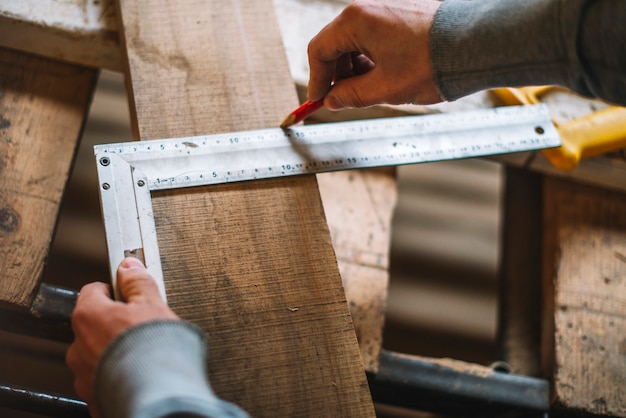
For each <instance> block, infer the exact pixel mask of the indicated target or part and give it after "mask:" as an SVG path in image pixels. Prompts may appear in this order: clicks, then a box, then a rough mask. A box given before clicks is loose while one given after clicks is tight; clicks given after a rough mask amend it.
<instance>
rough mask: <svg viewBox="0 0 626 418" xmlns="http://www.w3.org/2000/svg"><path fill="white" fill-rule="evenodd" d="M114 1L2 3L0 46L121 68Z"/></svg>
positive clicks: (51, 0)
mask: <svg viewBox="0 0 626 418" xmlns="http://www.w3.org/2000/svg"><path fill="white" fill-rule="evenodd" d="M115 11H116V8H115V6H114V0H76V1H57V0H20V1H3V2H1V3H0V46H4V47H7V48H12V49H17V50H20V51H26V52H31V53H33V54H37V55H43V56H46V57H49V58H54V59H57V60H61V61H67V62H71V63H74V64H79V65H82V66H87V67H93V68H106V69H109V70H114V71H121V69H122V62H121V51H120V46H119V40H118V39H119V36H118V32H117V16H116V14H115Z"/></svg>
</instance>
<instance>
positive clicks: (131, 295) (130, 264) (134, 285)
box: [117, 257, 164, 304]
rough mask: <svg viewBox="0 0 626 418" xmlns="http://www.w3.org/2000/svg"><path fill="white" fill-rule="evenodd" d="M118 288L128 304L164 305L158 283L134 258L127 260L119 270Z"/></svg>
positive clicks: (121, 264)
mask: <svg viewBox="0 0 626 418" xmlns="http://www.w3.org/2000/svg"><path fill="white" fill-rule="evenodd" d="M117 288H118V291H119V293H120V295H121V296H122V298H123V299H124V300H125V301H126V302H128V303H138V304H154V303H164V302H163V299H162V298H161V293H160V292H159V287H158V286H157V283H156V281H155V280H154V278H153V277H152V276H151V275H150V273H149V272H148V270H147V269H146V267H145V266H144V265H143V263H142V262H141V261H139V260H138V259H136V258H134V257H127V258H125V259H124V260H122V262H121V263H120V265H119V267H118V268H117Z"/></svg>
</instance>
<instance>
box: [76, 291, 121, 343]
mask: <svg viewBox="0 0 626 418" xmlns="http://www.w3.org/2000/svg"><path fill="white" fill-rule="evenodd" d="M113 303H115V302H114V301H113V299H111V288H110V286H109V285H107V284H105V283H102V282H93V283H89V284H86V285H85V286H83V288H82V289H81V290H80V293H79V294H78V298H77V299H76V306H75V307H74V310H73V311H72V318H71V322H72V330H73V331H74V335H79V334H80V332H81V331H82V328H84V326H87V327H89V326H90V324H91V320H90V319H91V318H92V317H93V316H96V317H97V316H98V315H99V313H100V312H102V311H104V310H106V309H107V308H108V307H109V306H110V305H111V304H113ZM79 328H81V329H79Z"/></svg>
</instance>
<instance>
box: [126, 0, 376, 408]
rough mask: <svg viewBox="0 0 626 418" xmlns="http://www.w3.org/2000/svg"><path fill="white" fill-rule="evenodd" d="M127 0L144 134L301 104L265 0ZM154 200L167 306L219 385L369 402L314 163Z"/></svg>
mask: <svg viewBox="0 0 626 418" xmlns="http://www.w3.org/2000/svg"><path fill="white" fill-rule="evenodd" d="M139 3H141V5H140V4H139ZM118 7H119V9H118V10H120V11H121V13H120V14H121V17H122V19H123V22H124V25H123V27H124V36H125V42H124V44H125V46H126V48H127V52H128V59H129V73H130V80H131V82H132V88H131V89H130V91H131V92H132V97H133V102H134V105H135V106H133V107H136V121H137V123H136V131H137V132H138V133H139V136H140V138H141V139H152V138H162V137H173V136H184V135H195V134H200V133H211V132H218V131H233V130H241V129H254V128H261V127H268V126H276V124H277V123H278V122H279V119H280V118H281V117H282V116H283V115H285V114H287V113H288V112H289V111H290V110H291V109H292V108H293V107H294V106H295V105H297V100H296V95H295V92H294V88H293V83H292V81H291V78H290V77H289V74H288V71H287V62H286V58H285V56H284V53H283V48H282V43H281V38H280V35H279V33H278V29H277V24H276V17H275V15H274V11H273V8H272V3H271V1H270V0H266V1H255V2H243V1H235V2H229V3H226V4H225V3H223V2H217V1H213V2H206V1H204V2H201V1H190V2H185V3H184V4H180V3H168V2H164V1H156V0H154V1H149V2H147V3H146V2H145V1H141V2H139V1H123V2H121V4H118ZM200 45H201V46H202V47H199V46H200ZM153 205H154V210H155V220H156V223H157V230H158V234H159V246H160V248H161V255H162V261H163V268H164V273H165V277H166V289H167V293H168V298H169V301H170V305H171V306H172V308H173V309H174V310H175V311H176V312H178V313H179V314H180V315H181V316H183V317H184V318H187V319H189V320H191V321H193V322H195V323H197V324H199V325H200V326H201V327H202V328H203V329H205V330H206V331H207V333H208V337H209V345H210V355H209V365H208V366H209V375H210V379H211V382H212V383H213V386H214V388H215V390H216V392H217V393H218V394H219V395H220V396H222V397H224V398H226V399H229V400H231V401H233V402H236V403H237V404H239V405H241V406H243V407H244V408H245V409H247V410H248V411H249V412H250V413H251V414H252V415H253V416H319V415H320V414H322V415H326V416H359V417H360V416H373V415H374V412H373V407H372V402H371V397H370V395H369V391H368V387H367V381H366V379H365V374H364V370H363V364H362V361H361V358H360V355H359V351H358V345H357V342H356V337H355V333H354V328H353V325H352V321H351V318H350V314H349V311H348V308H347V304H346V300H345V294H344V292H343V287H342V285H341V279H340V276H339V273H338V269H337V265H336V261H335V259H334V253H333V248H332V243H331V239H330V235H329V232H328V227H327V225H326V222H325V219H324V214H323V209H322V205H321V201H320V197H319V193H318V190H317V183H316V180H315V177H314V176H309V177H303V178H292V179H277V180H268V181H258V182H249V183H241V184H234V185H220V186H216V187H210V188H194V189H189V190H176V191H170V192H165V193H158V194H154V196H153Z"/></svg>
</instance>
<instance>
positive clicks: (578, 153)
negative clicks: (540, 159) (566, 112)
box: [542, 107, 626, 171]
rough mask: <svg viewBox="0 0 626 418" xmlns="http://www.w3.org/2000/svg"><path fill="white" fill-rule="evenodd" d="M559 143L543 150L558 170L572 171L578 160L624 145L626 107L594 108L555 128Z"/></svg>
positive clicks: (625, 144) (625, 140) (625, 136)
mask: <svg viewBox="0 0 626 418" xmlns="http://www.w3.org/2000/svg"><path fill="white" fill-rule="evenodd" d="M557 130H558V131H559V134H560V135H561V146H560V147H558V148H551V149H545V150H543V151H542V152H543V154H544V155H545V156H546V157H547V158H548V160H550V163H552V165H553V166H554V167H555V168H557V169H559V170H565V171H569V170H573V169H574V168H575V167H576V166H577V165H578V163H579V162H580V160H581V159H583V158H588V157H593V156H595V155H600V154H604V153H606V152H611V151H615V150H617V149H620V148H623V147H626V108H624V107H609V108H606V109H602V110H598V111H596V112H593V113H590V114H588V115H586V116H583V117H581V118H578V119H574V120H572V121H571V122H568V123H565V124H563V125H560V126H558V127H557Z"/></svg>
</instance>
